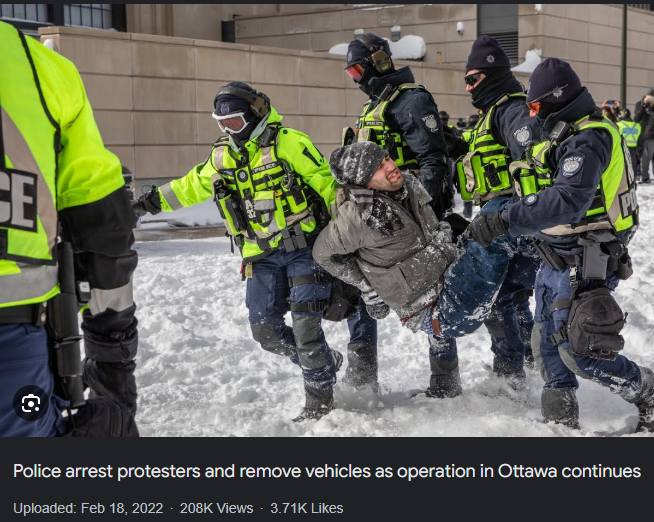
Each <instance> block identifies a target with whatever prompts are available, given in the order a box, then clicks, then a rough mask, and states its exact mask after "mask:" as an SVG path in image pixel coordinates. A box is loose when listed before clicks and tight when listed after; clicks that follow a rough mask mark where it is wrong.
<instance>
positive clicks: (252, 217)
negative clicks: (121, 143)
mask: <svg viewBox="0 0 654 522" xmlns="http://www.w3.org/2000/svg"><path fill="white" fill-rule="evenodd" d="M281 121H282V116H280V115H279V113H278V112H277V111H276V110H275V108H274V107H271V108H270V114H269V116H268V120H267V123H266V126H265V129H264V131H263V132H262V133H261V134H260V135H258V136H256V137H254V138H252V139H250V140H249V141H248V142H246V143H245V145H244V146H243V147H242V148H241V149H240V150H239V149H235V148H234V147H233V146H232V145H231V144H230V142H229V140H228V139H227V138H226V137H223V138H221V139H219V140H218V141H217V142H216V143H214V145H213V147H212V149H211V154H210V155H209V157H208V158H207V160H206V161H205V162H204V163H201V164H199V165H197V166H195V167H194V168H193V169H192V170H191V171H190V172H189V173H188V174H187V175H186V176H184V177H182V178H179V179H175V180H173V181H171V182H170V183H167V184H165V185H162V186H161V187H160V188H159V196H160V200H161V210H163V211H164V212H172V211H174V210H178V209H180V208H182V207H189V206H192V205H195V204H197V203H201V202H203V201H206V200H207V199H209V198H210V197H212V196H213V197H214V200H216V202H217V203H218V206H219V210H220V213H221V217H222V218H223V220H224V222H225V226H226V228H227V232H228V233H229V234H230V235H231V236H232V237H233V238H234V240H235V242H236V244H237V245H238V247H239V249H240V250H241V254H242V256H243V260H244V261H246V262H247V261H254V260H256V259H260V258H263V257H266V256H267V255H269V254H270V253H271V252H273V251H275V250H277V249H280V248H285V249H287V250H288V249H289V248H294V247H297V246H298V244H301V241H300V242H298V241H295V243H294V242H293V240H292V238H290V236H289V234H290V233H291V232H292V234H293V235H294V236H310V235H313V234H315V233H317V232H319V230H318V229H317V228H316V226H317V224H316V217H317V216H316V215H315V212H316V209H315V207H314V206H312V203H315V201H314V200H315V199H316V198H321V199H322V200H323V201H324V204H325V208H326V209H328V211H329V212H330V213H331V214H332V215H333V214H334V212H333V209H334V208H335V202H336V185H337V184H336V180H335V179H334V178H333V177H332V175H331V173H330V171H329V164H328V163H327V161H325V158H323V156H322V154H320V152H319V151H318V149H317V148H316V147H315V146H314V145H313V143H312V142H311V139H310V138H309V137H308V136H307V135H306V134H303V133H301V132H299V131H296V130H294V129H291V128H288V127H284V126H282V125H281ZM266 132H268V135H269V136H271V139H270V140H269V142H268V143H265V144H262V143H260V139H261V137H262V136H265V135H266ZM246 154H247V156H246ZM217 187H218V188H217ZM309 188H310V189H313V191H315V193H317V196H314V195H313V194H312V191H311V190H309Z"/></svg>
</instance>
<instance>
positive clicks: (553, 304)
mask: <svg viewBox="0 0 654 522" xmlns="http://www.w3.org/2000/svg"><path fill="white" fill-rule="evenodd" d="M526 102H527V106H528V107H529V109H530V113H531V114H532V116H535V119H536V120H537V121H538V123H539V125H540V130H541V136H540V140H539V141H538V142H535V144H533V145H532V146H531V147H530V149H529V151H528V154H527V161H526V162H516V163H513V164H512V165H511V166H510V170H511V172H512V178H513V179H514V180H515V181H516V186H515V187H516V192H517V193H518V195H519V196H521V199H520V200H519V201H517V202H515V203H512V204H510V205H508V206H507V207H506V209H504V210H500V211H499V212H496V213H494V214H490V215H479V216H478V217H477V218H475V220H474V221H473V222H472V223H471V224H470V226H469V227H468V230H469V231H470V233H471V234H472V236H473V237H474V238H475V239H476V240H477V241H478V242H479V243H480V244H482V245H483V246H485V247H486V246H488V245H490V244H491V242H492V240H493V238H499V237H503V236H505V235H506V234H508V233H511V234H516V235H517V234H534V237H535V238H536V239H537V240H538V241H537V244H536V245H537V248H538V249H539V252H540V254H541V257H542V259H543V263H542V265H541V267H540V270H539V271H538V274H537V276H536V286H535V290H534V293H535V295H536V313H535V314H534V315H535V320H536V326H535V327H534V331H533V334H532V347H533V350H534V354H535V356H536V361H537V362H538V365H539V367H540V371H541V374H542V376H543V378H544V380H545V386H544V388H543V393H542V395H541V406H542V412H543V416H544V417H545V420H547V421H555V422H559V423H562V424H565V425H567V426H569V427H572V428H578V427H579V407H578V404H577V398H576V393H575V392H576V389H577V388H578V386H579V384H578V382H577V377H582V378H584V379H589V380H591V381H594V382H596V383H598V384H601V385H604V386H606V387H608V388H610V390H611V391H612V392H613V393H616V394H617V395H619V396H620V397H622V398H623V399H625V400H626V401H627V402H631V403H633V404H635V405H636V406H637V407H638V410H639V414H640V421H639V424H638V426H637V431H654V373H653V372H652V370H651V369H649V368H647V367H644V366H640V365H637V364H635V363H634V362H633V361H630V360H629V359H627V358H626V357H625V356H624V355H622V354H621V352H622V349H623V348H624V339H623V337H622V336H621V335H620V331H621V329H622V327H623V326H624V322H625V316H624V314H623V313H622V311H621V309H620V307H619V306H618V304H617V302H616V301H615V300H614V298H613V297H612V295H611V294H612V292H613V290H615V288H616V286H617V285H618V283H619V281H620V280H624V279H627V278H628V277H629V276H630V275H631V273H632V268H631V261H630V258H629V254H628V251H627V245H628V243H629V240H630V239H631V237H632V236H633V233H634V232H635V231H636V228H637V225H638V203H637V201H636V191H635V183H634V174H633V170H632V168H631V164H630V162H629V159H628V154H629V153H628V151H627V150H626V149H627V147H626V145H625V143H624V142H623V140H622V138H621V135H620V132H619V130H618V128H617V126H616V125H615V124H614V123H612V122H611V120H610V119H608V118H607V117H605V116H602V112H601V110H600V109H598V108H597V106H596V105H595V102H594V101H593V98H592V97H591V95H590V93H589V92H588V90H587V89H586V88H585V87H583V86H582V85H581V81H580V79H579V76H578V75H577V74H576V73H575V72H574V71H573V70H572V68H571V67H570V65H569V64H568V63H567V62H564V61H563V60H559V59H557V58H548V59H547V60H544V61H543V62H542V63H540V64H539V65H538V67H536V69H535V70H534V72H533V74H532V76H531V80H530V87H529V92H528V94H527V99H526Z"/></svg>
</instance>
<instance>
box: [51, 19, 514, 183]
mask: <svg viewBox="0 0 654 522" xmlns="http://www.w3.org/2000/svg"><path fill="white" fill-rule="evenodd" d="M40 34H41V39H42V40H44V39H46V38H52V39H53V40H54V41H55V43H56V45H57V47H58V49H59V51H60V52H61V54H63V55H64V56H66V57H68V58H69V59H71V60H72V61H73V62H74V63H75V64H76V66H77V67H78V69H79V70H80V73H81V75H82V78H83V80H84V84H85V85H86V90H87V94H88V97H89V100H90V101H91V104H92V106H93V108H94V111H95V115H96V120H97V122H98V126H99V128H100V131H101V133H102V136H103V138H104V140H105V143H106V145H107V147H108V148H109V149H111V150H112V151H114V152H115V153H116V154H117V155H118V156H119V157H120V159H121V161H122V162H123V164H124V165H125V166H127V167H128V168H129V169H130V170H132V172H134V173H135V175H136V177H137V178H140V179H150V178H171V177H179V176H182V175H184V174H186V173H187V172H188V171H189V170H190V169H191V168H192V167H193V166H195V165H196V164H198V163H201V162H203V161H204V160H205V159H206V157H207V155H208V154H209V152H210V147H211V144H212V143H213V142H214V141H215V140H216V139H217V138H218V137H219V136H220V135H221V134H220V132H219V130H218V127H217V125H216V123H215V121H214V120H213V118H211V112H212V110H213V99H214V96H215V93H216V92H217V90H218V89H219V88H220V87H221V86H222V85H224V84H225V83H227V82H230V81H234V80H241V81H245V82H247V83H249V84H251V85H252V86H253V87H255V88H256V89H258V90H261V91H263V92H265V93H266V94H268V95H269V96H270V98H271V100H272V103H273V105H274V106H275V108H276V109H277V110H278V111H279V112H280V113H281V114H282V115H284V116H285V118H284V123H285V124H286V125H288V126H290V127H293V128H296V129H298V130H300V131H302V132H305V133H307V134H308V135H309V136H311V138H312V140H313V141H314V143H315V144H316V145H317V146H318V148H319V149H320V150H321V151H322V153H323V154H325V155H328V154H329V153H330V152H331V151H332V150H333V149H334V148H336V147H337V146H338V145H339V144H340V139H341V132H342V128H343V127H344V126H352V125H353V124H354V122H355V120H356V117H357V116H358V115H359V114H360V110H361V106H362V104H363V103H364V102H365V100H366V97H365V95H364V94H363V93H361V92H360V91H359V89H358V88H357V87H356V85H355V84H354V83H353V82H352V80H351V79H350V78H349V77H348V76H347V75H346V74H345V73H344V72H343V59H342V57H341V56H335V55H330V54H326V53H312V52H308V51H293V50H289V49H279V48H272V47H262V46H249V45H242V44H227V43H221V42H215V41H209V40H194V39H184V38H172V37H163V36H153V35H143V34H132V33H116V32H111V31H97V30H89V29H76V28H64V27H49V28H43V29H41V30H40ZM405 64H409V62H405V63H403V62H398V65H400V66H401V65H405ZM410 65H411V68H412V69H413V71H414V74H415V76H416V81H417V82H418V83H423V84H425V85H426V86H427V88H428V89H430V91H431V92H432V93H433V94H434V97H435V98H436V101H437V103H438V106H439V109H445V110H447V111H448V112H449V113H450V115H451V116H452V117H458V116H461V117H467V116H469V115H470V114H472V113H473V112H474V108H473V107H472V106H471V105H470V101H469V96H468V95H466V94H465V88H464V87H465V85H464V83H463V78H462V76H463V75H462V72H461V70H460V69H459V68H456V67H452V66H447V65H442V66H439V65H438V64H430V63H416V62H411V63H410ZM521 80H522V81H523V82H526V77H522V78H521Z"/></svg>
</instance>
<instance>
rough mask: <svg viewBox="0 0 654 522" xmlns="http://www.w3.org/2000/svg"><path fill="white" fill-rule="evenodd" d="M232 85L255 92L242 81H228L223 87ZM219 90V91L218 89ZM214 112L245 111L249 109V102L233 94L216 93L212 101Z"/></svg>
mask: <svg viewBox="0 0 654 522" xmlns="http://www.w3.org/2000/svg"><path fill="white" fill-rule="evenodd" d="M228 86H233V87H239V88H241V89H244V90H246V91H248V92H251V93H252V94H256V92H257V91H256V90H254V89H253V88H252V87H250V86H249V85H248V84H247V83H243V82H230V83H228V84H226V85H225V87H228ZM219 92H220V91H219ZM213 105H214V108H215V110H216V114H229V113H231V112H239V111H243V112H247V111H248V110H250V103H249V102H248V101H247V100H244V99H243V98H239V97H238V96H234V95H233V94H216V97H215V98H214V101H213Z"/></svg>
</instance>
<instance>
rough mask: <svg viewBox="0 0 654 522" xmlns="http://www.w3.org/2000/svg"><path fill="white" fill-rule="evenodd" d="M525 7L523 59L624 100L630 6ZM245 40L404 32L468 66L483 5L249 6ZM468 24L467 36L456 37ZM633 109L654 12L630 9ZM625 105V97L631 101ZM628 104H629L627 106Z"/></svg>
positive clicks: (283, 41) (317, 47)
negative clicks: (558, 64) (547, 64)
mask: <svg viewBox="0 0 654 522" xmlns="http://www.w3.org/2000/svg"><path fill="white" fill-rule="evenodd" d="M541 5H542V11H540V12H537V11H536V10H535V7H534V6H535V4H519V9H518V35H519V56H520V61H522V60H523V59H524V56H525V53H526V52H527V51H528V50H531V49H541V50H542V52H543V55H542V57H543V59H544V58H548V57H552V56H556V57H558V58H562V59H564V60H566V61H569V62H570V63H571V64H572V66H573V67H574V69H575V71H577V73H578V74H579V76H580V77H581V80H582V81H583V82H584V83H585V84H586V85H587V86H588V87H589V89H590V90H591V92H592V93H593V95H594V96H595V97H596V99H597V101H598V102H599V103H600V104H601V103H602V102H603V101H604V100H606V99H617V98H619V97H620V60H621V45H622V36H621V35H622V6H621V5H620V4H563V5H562V4H541ZM233 9H234V11H233V14H234V15H235V17H236V38H237V42H239V43H246V44H261V45H271V46H278V47H285V48H290V49H309V50H313V51H326V50H328V49H329V48H330V47H331V46H333V45H335V44H338V43H343V42H348V41H350V40H352V38H353V37H354V30H355V29H358V28H361V29H364V30H365V31H367V32H368V31H370V32H373V33H376V34H378V35H380V36H383V37H386V38H390V34H391V27H392V26H393V25H400V26H401V27H402V35H407V34H415V35H418V36H421V37H422V38H423V39H424V40H425V43H426V44H427V54H426V56H425V61H428V62H439V60H441V59H442V61H443V63H446V64H451V65H454V66H458V67H463V66H464V65H465V61H466V58H467V56H468V53H469V52H470V46H471V44H472V42H473V41H474V40H475V39H476V38H477V4H431V5H428V4H421V5H416V4H413V5H409V4H407V5H402V4H387V5H384V4H367V5H366V6H365V7H354V6H353V5H348V4H318V5H307V4H298V5H293V4H243V5H238V6H233ZM459 21H460V22H463V24H464V27H465V32H464V34H463V35H459V34H457V32H456V23H457V22H459ZM627 27H628V34H629V37H628V41H627V48H628V56H627V63H628V70H627V83H628V89H627V102H628V107H630V108H632V110H633V105H634V104H635V103H636V101H637V100H639V99H640V98H641V97H642V95H643V92H644V90H645V88H646V87H650V86H654V13H652V12H650V11H645V10H643V9H637V8H632V7H629V8H628V20H627ZM623 101H624V100H623ZM623 105H624V103H623Z"/></svg>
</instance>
